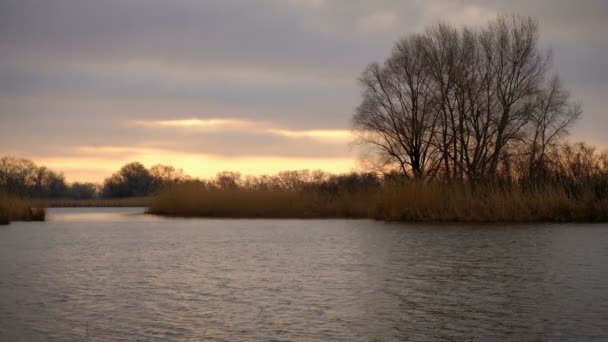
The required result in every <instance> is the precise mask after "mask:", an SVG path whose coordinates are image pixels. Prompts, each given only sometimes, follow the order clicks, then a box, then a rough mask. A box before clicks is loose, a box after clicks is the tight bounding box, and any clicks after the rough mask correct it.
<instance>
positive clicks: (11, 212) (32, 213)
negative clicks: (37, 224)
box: [0, 192, 46, 224]
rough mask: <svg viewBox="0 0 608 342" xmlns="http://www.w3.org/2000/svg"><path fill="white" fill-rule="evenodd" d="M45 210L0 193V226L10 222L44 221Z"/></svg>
mask: <svg viewBox="0 0 608 342" xmlns="http://www.w3.org/2000/svg"><path fill="white" fill-rule="evenodd" d="M45 216H46V209H45V208H44V207H37V206H34V205H33V203H32V202H30V201H26V200H22V199H20V198H18V197H15V196H11V195H8V194H6V193H3V192H0V224H9V223H10V222H11V221H44V219H45Z"/></svg>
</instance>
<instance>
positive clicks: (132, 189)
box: [102, 162, 153, 198]
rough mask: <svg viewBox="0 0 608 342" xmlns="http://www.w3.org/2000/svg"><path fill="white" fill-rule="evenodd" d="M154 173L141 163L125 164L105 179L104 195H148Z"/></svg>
mask: <svg viewBox="0 0 608 342" xmlns="http://www.w3.org/2000/svg"><path fill="white" fill-rule="evenodd" d="M152 180H153V179H152V175H151V174H150V171H148V170H147V169H146V168H145V166H143V165H142V164H141V163H138V162H133V163H129V164H126V165H124V166H123V167H122V168H121V169H120V170H119V171H118V172H117V173H115V174H113V175H112V176H111V177H109V178H107V179H106V180H105V181H104V184H103V189H102V194H103V196H104V197H110V198H112V197H132V196H147V195H148V194H150V192H151V190H152Z"/></svg>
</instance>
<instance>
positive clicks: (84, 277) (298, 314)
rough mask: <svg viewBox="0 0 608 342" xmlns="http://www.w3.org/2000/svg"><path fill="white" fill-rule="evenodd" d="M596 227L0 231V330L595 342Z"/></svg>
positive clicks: (295, 224)
mask: <svg viewBox="0 0 608 342" xmlns="http://www.w3.org/2000/svg"><path fill="white" fill-rule="evenodd" d="M607 339H608V225H606V224H547V225H464V224H449V225H445V224H443V225H439V224H397V223H384V222H376V221H369V220H262V219H255V220H247V219H238V220H233V219H175V218H171V219H169V218H160V217H155V216H150V215H145V214H143V209H141V208H120V209H117V208H111V209H101V208H90V209H50V210H49V215H48V221H47V222H34V223H22V222H14V223H12V224H10V225H9V226H4V227H1V228H0V340H3V341H4V340H7V341H8V340H25V341H31V340H33V341H36V340H61V341H72V340H74V341H82V340H91V341H122V340H124V341H135V340H145V341H147V340H212V341H251V340H265V341H267V340H275V341H294V340H295V341H465V340H476V341H493V340H496V341H594V340H597V341H606V340H607Z"/></svg>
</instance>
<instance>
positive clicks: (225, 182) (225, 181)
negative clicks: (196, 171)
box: [213, 171, 241, 190]
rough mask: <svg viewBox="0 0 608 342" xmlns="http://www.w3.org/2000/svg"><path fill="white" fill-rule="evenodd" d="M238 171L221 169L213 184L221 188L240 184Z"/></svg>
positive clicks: (232, 187) (236, 186)
mask: <svg viewBox="0 0 608 342" xmlns="http://www.w3.org/2000/svg"><path fill="white" fill-rule="evenodd" d="M240 181H241V174H240V173H239V172H231V171H222V172H220V173H218V174H217V175H216V176H215V180H214V182H213V183H214V184H215V185H216V186H217V187H218V188H220V189H222V190H230V189H236V188H238V187H239V186H240Z"/></svg>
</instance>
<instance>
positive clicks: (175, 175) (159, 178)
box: [150, 164, 187, 192]
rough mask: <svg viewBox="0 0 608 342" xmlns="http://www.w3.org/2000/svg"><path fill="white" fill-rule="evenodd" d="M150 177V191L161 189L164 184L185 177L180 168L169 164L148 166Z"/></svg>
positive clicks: (180, 180) (179, 180)
mask: <svg viewBox="0 0 608 342" xmlns="http://www.w3.org/2000/svg"><path fill="white" fill-rule="evenodd" d="M150 176H151V177H152V184H151V189H150V190H151V191H152V192H156V191H159V190H162V189H163V188H164V187H165V186H168V185H172V184H176V183H179V182H182V181H184V180H186V179H187V177H186V175H185V174H184V171H183V170H182V169H176V168H174V167H173V166H169V165H161V164H158V165H154V166H152V167H151V168H150Z"/></svg>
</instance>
